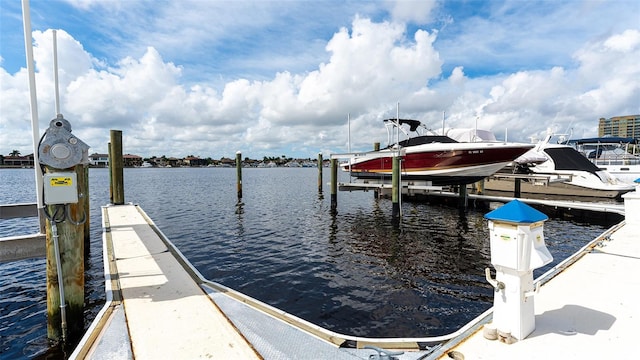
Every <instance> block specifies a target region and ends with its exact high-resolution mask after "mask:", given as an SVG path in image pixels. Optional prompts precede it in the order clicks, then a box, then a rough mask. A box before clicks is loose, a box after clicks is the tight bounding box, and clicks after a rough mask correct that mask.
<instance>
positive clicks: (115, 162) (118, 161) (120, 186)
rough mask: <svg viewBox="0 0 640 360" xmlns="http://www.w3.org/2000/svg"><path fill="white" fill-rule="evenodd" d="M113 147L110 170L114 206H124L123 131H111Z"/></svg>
mask: <svg viewBox="0 0 640 360" xmlns="http://www.w3.org/2000/svg"><path fill="white" fill-rule="evenodd" d="M110 135H111V146H110V147H109V150H110V157H109V170H110V172H111V186H112V194H113V199H112V203H113V204H114V205H122V204H124V179H123V167H124V158H123V156H122V131H121V130H111V132H110Z"/></svg>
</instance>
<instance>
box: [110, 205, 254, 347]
mask: <svg viewBox="0 0 640 360" xmlns="http://www.w3.org/2000/svg"><path fill="white" fill-rule="evenodd" d="M106 214H108V226H109V231H110V234H111V240H112V243H113V253H114V256H115V260H116V266H117V270H118V280H119V282H120V288H121V291H122V297H123V304H124V310H125V314H126V321H127V327H128V330H129V337H130V339H131V349H132V353H133V357H134V358H135V359H197V358H211V359H258V358H260V357H259V356H258V355H257V354H256V353H255V351H254V349H253V347H252V346H251V345H250V344H249V343H248V342H247V341H246V340H245V339H244V337H243V336H242V335H240V334H239V333H238V331H237V330H236V328H235V327H234V326H233V325H232V324H231V323H230V322H229V320H227V318H226V317H225V316H224V314H223V313H222V312H221V311H220V310H219V308H218V307H217V306H215V304H214V303H213V302H212V301H211V299H210V298H209V296H208V295H207V294H206V293H205V292H204V291H203V290H202V289H201V288H200V286H199V285H198V284H197V283H196V282H195V281H194V280H193V279H192V278H191V276H190V275H189V273H187V271H186V270H185V269H184V267H183V266H182V265H181V264H180V263H179V262H178V260H177V259H176V258H175V257H174V256H173V254H172V253H171V252H169V251H168V249H167V247H166V245H165V244H164V242H163V241H162V240H161V239H160V237H159V236H158V234H156V233H155V232H154V231H153V229H152V228H151V227H150V226H149V224H148V223H147V221H146V219H145V218H144V217H143V216H142V214H141V213H140V212H139V211H138V208H137V207H136V206H133V205H121V206H111V207H107V208H106Z"/></svg>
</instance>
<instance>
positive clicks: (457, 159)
mask: <svg viewBox="0 0 640 360" xmlns="http://www.w3.org/2000/svg"><path fill="white" fill-rule="evenodd" d="M384 123H385V126H386V127H387V134H388V143H389V146H388V147H387V148H384V149H381V150H378V151H370V152H365V153H358V154H347V155H350V156H349V159H350V160H349V162H346V163H343V164H342V169H343V170H344V171H348V172H350V174H351V176H353V177H356V178H358V179H390V178H391V176H392V162H393V161H392V159H393V157H395V156H399V157H401V159H402V161H401V165H400V172H401V178H402V179H403V180H423V181H429V182H431V185H434V186H437V185H460V184H470V183H473V182H476V181H478V180H481V179H484V178H486V177H487V176H490V175H492V174H494V173H495V172H497V171H498V170H500V169H501V168H503V167H505V166H506V165H508V164H509V163H511V162H512V161H513V160H514V159H515V158H517V157H518V156H520V155H522V154H524V153H525V152H526V151H527V150H529V149H531V148H533V146H534V145H533V144H523V143H506V142H499V141H478V142H475V141H474V142H459V141H456V140H454V139H452V138H450V137H448V136H444V135H423V134H422V133H421V130H422V129H423V128H425V127H424V126H423V125H422V124H421V123H420V121H418V120H408V119H386V120H384ZM403 125H406V127H403ZM407 127H408V129H407ZM401 132H402V133H403V134H404V135H403V138H405V139H404V140H402V141H400V140H399V137H400V133H401ZM394 139H395V140H394Z"/></svg>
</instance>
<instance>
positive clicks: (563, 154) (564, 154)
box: [544, 147, 600, 174]
mask: <svg viewBox="0 0 640 360" xmlns="http://www.w3.org/2000/svg"><path fill="white" fill-rule="evenodd" d="M544 152H545V153H547V155H549V157H550V158H551V159H552V160H553V162H554V163H555V165H556V170H583V171H588V172H590V173H594V174H595V173H596V172H598V171H600V169H599V168H598V167H597V166H596V165H595V164H594V163H592V162H591V161H589V160H588V159H587V158H586V157H584V156H583V155H582V154H580V153H579V152H577V151H576V150H574V149H573V148H570V147H567V148H549V149H545V150H544Z"/></svg>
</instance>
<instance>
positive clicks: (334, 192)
mask: <svg viewBox="0 0 640 360" xmlns="http://www.w3.org/2000/svg"><path fill="white" fill-rule="evenodd" d="M337 209H338V159H331V211H336V210H337Z"/></svg>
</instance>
